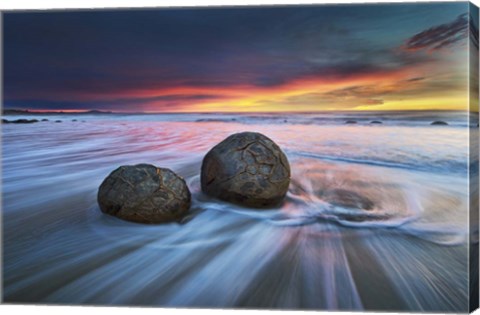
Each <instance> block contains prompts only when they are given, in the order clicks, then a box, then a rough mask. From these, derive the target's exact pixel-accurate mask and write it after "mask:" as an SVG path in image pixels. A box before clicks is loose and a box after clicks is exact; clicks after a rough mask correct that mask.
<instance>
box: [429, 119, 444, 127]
mask: <svg viewBox="0 0 480 315" xmlns="http://www.w3.org/2000/svg"><path fill="white" fill-rule="evenodd" d="M430 125H432V126H446V125H448V123H446V122H444V121H441V120H436V121H434V122H432V123H431V124H430Z"/></svg>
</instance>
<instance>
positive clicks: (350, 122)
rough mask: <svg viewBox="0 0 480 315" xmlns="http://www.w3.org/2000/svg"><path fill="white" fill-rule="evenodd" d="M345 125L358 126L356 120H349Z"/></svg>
mask: <svg viewBox="0 0 480 315" xmlns="http://www.w3.org/2000/svg"><path fill="white" fill-rule="evenodd" d="M345 123H346V124H356V123H357V121H356V120H347V121H346V122H345Z"/></svg>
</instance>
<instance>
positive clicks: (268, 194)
mask: <svg viewBox="0 0 480 315" xmlns="http://www.w3.org/2000/svg"><path fill="white" fill-rule="evenodd" d="M289 184H290V165H289V163H288V160H287V157H286V156H285V154H284V153H283V152H282V150H281V149H280V148H279V147H278V145H277V144H275V142H273V141H272V140H271V139H269V138H267V137H266V136H264V135H262V134H260V133H256V132H242V133H237V134H233V135H231V136H229V137H228V138H226V139H225V140H223V141H222V142H220V143H219V144H217V145H216V146H215V147H213V148H212V149H211V150H210V151H209V152H208V153H207V155H206V156H205V157H204V159H203V162H202V172H201V185H202V191H203V192H204V193H206V194H207V195H210V196H212V197H216V198H218V199H221V200H225V201H229V202H233V203H236V204H240V205H243V206H247V207H254V208H264V207H271V206H275V205H277V204H278V203H280V202H281V201H282V200H283V199H284V197H285V195H286V193H287V191H288V186H289Z"/></svg>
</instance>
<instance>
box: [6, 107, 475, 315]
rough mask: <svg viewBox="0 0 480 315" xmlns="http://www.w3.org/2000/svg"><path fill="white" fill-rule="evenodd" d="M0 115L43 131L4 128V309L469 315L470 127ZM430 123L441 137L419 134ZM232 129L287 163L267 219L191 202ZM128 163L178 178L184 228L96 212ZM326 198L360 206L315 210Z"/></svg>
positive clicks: (298, 118)
mask: <svg viewBox="0 0 480 315" xmlns="http://www.w3.org/2000/svg"><path fill="white" fill-rule="evenodd" d="M5 118H7V119H16V118H37V119H41V118H48V119H49V120H50V121H47V122H39V123H36V124H25V125H20V124H4V125H3V126H2V138H3V139H2V140H3V144H2V168H3V170H2V181H3V185H2V199H3V242H4V251H3V255H4V256H3V257H4V261H3V279H4V300H5V302H7V303H48V304H95V305H142V306H184V307H227V308H231V307H233V308H241V307H245V308H274V309H275V308H283V309H297V308H299V309H330V310H362V309H367V310H390V311H392V310H410V311H420V310H424V311H457V312H460V311H461V312H463V311H466V310H467V305H468V292H469V291H468V265H467V263H468V243H467V242H468V232H469V231H468V228H469V225H468V194H469V182H468V172H469V170H468V165H469V163H468V162H469V161H468V154H469V151H468V150H469V149H468V145H469V134H470V135H471V134H476V136H477V137H478V128H477V122H478V120H476V119H478V117H477V118H474V119H473V120H471V121H469V117H468V115H467V114H466V113H460V112H437V113H434V112H399V113H316V114H282V115H272V114H164V115H117V114H110V115H45V116H41V117H40V118H39V117H33V116H32V117H28V116H22V117H20V116H14V117H13V116H8V117H5ZM57 119H60V120H62V123H56V122H54V121H55V120H57ZM74 119H75V120H77V121H72V120H74ZM347 120H355V121H356V122H357V123H356V124H346V123H345V122H346V121H347ZM372 120H379V121H381V122H382V124H371V123H370V122H371V121H372ZM435 120H443V121H446V122H448V124H449V125H448V126H432V125H430V123H431V122H432V121H435ZM241 131H257V132H261V133H263V134H265V135H267V136H268V137H270V138H271V139H273V140H274V141H275V142H277V144H278V145H279V146H280V147H281V148H282V149H283V150H284V152H285V153H286V155H287V157H288V159H289V162H290V166H291V170H292V179H291V185H290V189H289V192H288V194H287V197H286V200H285V202H284V203H283V204H281V205H279V206H278V207H276V208H274V209H270V210H260V211H258V210H251V209H247V208H242V207H240V206H236V205H232V204H228V203H225V202H221V201H218V200H216V199H213V198H210V197H208V196H206V195H204V194H202V192H201V189H200V165H201V162H202V158H203V156H204V155H205V154H206V153H207V152H208V150H209V149H210V148H211V147H213V146H214V145H215V144H216V143H218V142H220V141H221V140H223V139H224V138H225V137H227V136H228V135H230V134H232V133H235V132H241ZM137 163H151V164H154V165H156V166H159V167H166V168H170V169H172V170H173V171H175V172H177V173H178V174H179V175H181V176H183V177H184V178H185V180H186V181H187V183H188V185H189V187H190V190H191V192H192V207H191V211H190V213H189V215H188V216H187V217H186V218H185V219H183V220H182V221H181V222H179V223H172V224H163V225H142V224H136V223H130V222H126V221H122V220H120V219H117V218H114V217H111V216H108V215H105V214H103V213H101V212H100V210H99V208H98V205H97V202H96V194H97V189H98V187H99V185H100V183H101V182H102V180H103V179H104V178H105V177H106V176H107V175H108V174H109V173H110V172H111V171H112V170H114V169H115V168H117V167H118V166H120V165H126V164H137ZM474 171H477V170H476V169H475V170H474ZM334 190H337V191H338V190H342V191H344V192H347V194H350V195H351V196H355V198H357V199H360V200H367V201H368V202H370V203H372V204H373V209H372V210H370V211H365V210H363V209H359V208H352V207H346V206H341V205H338V204H331V203H329V202H328V201H327V200H325V199H323V196H324V195H325V193H328V192H330V191H334Z"/></svg>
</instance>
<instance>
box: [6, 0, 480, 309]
mask: <svg viewBox="0 0 480 315" xmlns="http://www.w3.org/2000/svg"><path fill="white" fill-rule="evenodd" d="M436 1H437V2H440V1H442V0H436ZM365 2H369V3H375V2H380V1H372V0H326V1H315V0H290V1H288V0H257V1H254V0H223V1H222V0H197V1H191V0H176V1H174V0H163V1H158V0H157V1H154V0H135V1H132V0H62V1H59V0H57V1H55V0H39V1H34V0H1V2H0V10H11V9H52V8H55V9H66V8H133V7H162V6H163V7H164V6H206V5H208V6H211V5H215V6H218V5H224V6H225V5H261V4H270V5H271V4H312V3H317V4H322V3H365ZM382 2H415V1H412V0H405V1H382ZM417 2H418V1H417ZM423 2H425V1H423ZM472 2H473V3H475V4H476V5H477V6H479V5H480V0H474V1H472ZM0 313H1V314H38V315H43V314H45V315H46V314H48V315H57V314H66V313H68V315H80V314H82V315H83V314H85V313H88V314H89V315H99V314H112V313H114V314H115V315H133V314H135V315H150V314H155V315H166V314H172V315H184V314H193V315H209V314H213V315H216V314H218V315H220V314H221V315H294V314H296V315H299V314H304V315H307V314H309V313H310V314H311V313H312V312H311V311H308V312H306V311H256V310H211V309H203V310H198V309H160V308H130V307H79V306H75V307H73V306H19V305H2V306H0ZM139 313H140V314H139ZM315 314H330V313H328V312H315ZM335 314H350V315H353V314H357V313H352V312H341V313H340V312H338V313H335ZM365 314H383V313H365ZM385 314H387V313H385ZM390 314H391V313H390ZM475 314H480V311H477V312H475Z"/></svg>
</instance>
